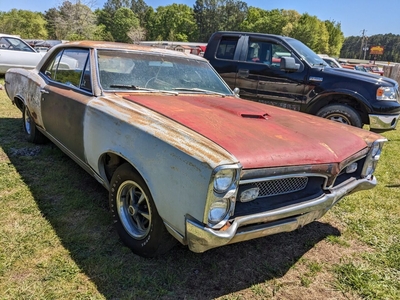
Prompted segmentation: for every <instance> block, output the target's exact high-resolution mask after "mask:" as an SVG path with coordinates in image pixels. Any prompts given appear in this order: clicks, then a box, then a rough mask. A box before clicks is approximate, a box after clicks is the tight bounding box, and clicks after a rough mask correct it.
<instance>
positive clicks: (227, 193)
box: [203, 164, 242, 229]
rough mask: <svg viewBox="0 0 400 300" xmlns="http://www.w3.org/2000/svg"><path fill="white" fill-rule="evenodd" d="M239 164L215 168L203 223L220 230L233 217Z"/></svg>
mask: <svg viewBox="0 0 400 300" xmlns="http://www.w3.org/2000/svg"><path fill="white" fill-rule="evenodd" d="M241 168H242V166H241V165H240V164H233V165H223V166H218V167H216V168H215V169H214V170H213V172H212V175H211V179H210V184H209V190H208V195H207V202H206V207H205V211H204V217H203V219H204V220H203V221H204V223H205V224H207V226H208V227H210V228H212V229H220V228H221V227H223V226H224V225H225V224H226V222H227V221H228V220H229V217H230V216H231V215H233V212H234V209H235V203H236V196H237V192H238V186H239V178H240V170H241Z"/></svg>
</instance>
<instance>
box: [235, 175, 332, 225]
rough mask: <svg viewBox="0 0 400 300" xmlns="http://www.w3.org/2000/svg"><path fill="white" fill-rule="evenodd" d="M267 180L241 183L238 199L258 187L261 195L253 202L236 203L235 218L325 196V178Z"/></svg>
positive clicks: (311, 176) (308, 177)
mask: <svg viewBox="0 0 400 300" xmlns="http://www.w3.org/2000/svg"><path fill="white" fill-rule="evenodd" d="M265 179H266V178H265V177H264V178H262V179H261V178H260V180H258V181H257V179H251V181H250V180H249V181H250V182H249V181H247V182H246V180H243V181H242V182H241V183H240V186H239V191H238V199H240V196H241V194H242V193H243V192H245V191H246V190H249V189H251V188H254V187H258V188H259V189H260V190H259V195H258V197H257V198H256V199H254V200H253V201H248V202H241V201H240V200H239V201H236V205H235V213H234V215H233V218H236V217H239V216H247V215H251V214H256V213H260V212H264V211H269V210H274V209H278V208H281V207H285V206H290V205H296V204H299V203H302V202H305V201H309V200H311V199H317V198H318V197H321V196H322V195H323V194H324V189H323V186H324V183H325V181H326V178H325V177H323V176H313V175H309V176H292V177H284V178H273V179H270V180H265Z"/></svg>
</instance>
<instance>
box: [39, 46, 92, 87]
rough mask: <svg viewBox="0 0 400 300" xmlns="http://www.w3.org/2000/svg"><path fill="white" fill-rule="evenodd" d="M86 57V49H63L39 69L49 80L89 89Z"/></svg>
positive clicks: (87, 54)
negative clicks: (42, 68)
mask: <svg viewBox="0 0 400 300" xmlns="http://www.w3.org/2000/svg"><path fill="white" fill-rule="evenodd" d="M88 59H89V51H88V50H86V49H64V50H61V51H60V52H59V53H58V54H57V55H56V56H55V58H54V59H53V60H52V61H51V62H50V63H49V64H48V65H47V66H45V68H44V70H41V71H42V72H44V74H45V75H46V76H47V77H48V78H50V79H51V80H54V81H57V82H59V83H63V84H66V85H73V86H75V87H77V88H82V89H84V90H90V91H91V80H90V65H89V62H88Z"/></svg>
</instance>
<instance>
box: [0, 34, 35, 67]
mask: <svg viewBox="0 0 400 300" xmlns="http://www.w3.org/2000/svg"><path fill="white" fill-rule="evenodd" d="M41 58H42V54H40V53H38V52H36V51H35V50H34V49H33V48H31V47H30V46H29V45H28V44H26V43H25V42H24V41H22V40H21V39H19V38H17V37H10V36H3V37H0V74H3V73H5V71H7V70H8V69H9V68H25V69H26V68H31V69H33V68H34V67H36V65H37V64H38V62H39V61H40V59H41Z"/></svg>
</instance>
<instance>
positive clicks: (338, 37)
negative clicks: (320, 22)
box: [321, 20, 344, 57]
mask: <svg viewBox="0 0 400 300" xmlns="http://www.w3.org/2000/svg"><path fill="white" fill-rule="evenodd" d="M325 27H326V29H327V30H328V35H329V41H328V44H329V49H328V51H327V52H326V54H328V55H329V56H333V57H338V56H339V54H340V49H341V48H342V45H343V42H344V35H343V32H342V29H341V24H340V23H336V22H335V21H328V20H327V21H325ZM321 53H324V52H321Z"/></svg>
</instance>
